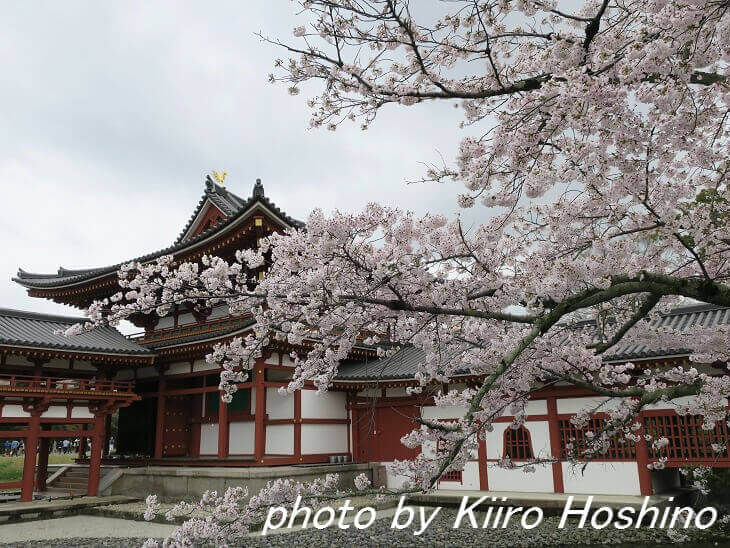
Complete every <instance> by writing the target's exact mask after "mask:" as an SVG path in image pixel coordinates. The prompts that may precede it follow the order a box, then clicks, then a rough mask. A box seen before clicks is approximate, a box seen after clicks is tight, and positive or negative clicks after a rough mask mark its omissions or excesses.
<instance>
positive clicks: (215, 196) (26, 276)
mask: <svg viewBox="0 0 730 548" xmlns="http://www.w3.org/2000/svg"><path fill="white" fill-rule="evenodd" d="M224 196H225V197H224ZM206 200H211V201H212V200H217V202H213V203H215V204H216V207H226V208H229V209H230V210H231V211H232V213H231V214H230V216H228V217H226V218H225V219H223V220H222V221H220V222H219V223H218V224H216V225H215V226H213V227H211V228H209V229H207V230H205V231H203V232H201V233H200V234H197V235H195V236H193V237H190V238H184V236H185V233H186V232H187V231H188V230H189V229H190V227H191V225H192V224H193V223H194V221H195V218H196V217H197V216H198V214H199V213H200V209H201V208H202V207H203V205H204V204H205V202H206ZM224 203H225V206H224V205H223V204H224ZM255 207H260V208H262V209H264V210H265V211H268V212H269V213H270V214H271V216H272V217H273V218H275V219H278V220H279V221H280V222H281V223H282V224H283V225H285V226H291V227H295V228H302V227H304V223H302V222H301V221H297V220H296V219H293V218H292V217H289V216H288V215H287V214H286V213H284V212H283V211H282V210H281V209H279V208H278V207H277V206H276V204H275V203H274V202H272V201H271V200H269V199H268V198H267V197H266V195H265V194H264V186H263V184H262V183H261V180H260V179H257V180H256V184H255V185H254V188H253V193H252V195H251V197H249V198H247V199H246V200H243V199H242V198H240V197H238V196H236V195H235V194H233V193H232V192H229V191H227V190H225V189H224V188H223V187H221V186H220V185H217V184H215V183H214V182H213V181H212V180H210V178H208V179H207V180H206V190H205V193H204V194H203V198H201V202H200V203H199V204H198V207H197V209H196V212H195V213H194V214H193V216H192V217H191V219H190V221H189V222H188V225H187V226H186V228H185V230H184V231H183V234H181V236H180V237H179V238H178V239H177V241H176V242H175V243H174V244H173V245H171V246H169V247H166V248H164V249H160V250H158V251H155V252H153V253H148V254H146V255H142V256H140V257H136V258H134V259H130V260H127V261H123V262H120V263H117V264H114V265H109V266H103V267H98V268H86V269H76V270H72V269H68V268H64V267H59V268H58V271H57V272H56V273H50V274H37V273H34V272H27V271H25V270H23V269H22V268H19V269H18V274H17V275H16V276H15V277H14V278H13V281H14V282H17V283H18V284H20V285H22V286H23V287H27V288H29V289H50V288H56V287H64V286H68V285H73V284H76V283H79V282H84V281H86V280H91V279H94V278H97V277H103V276H107V275H109V274H112V273H114V272H116V271H118V270H119V268H120V267H121V266H122V265H123V264H126V263H129V262H131V261H136V262H141V263H146V262H150V261H153V260H155V259H157V258H158V257H161V256H163V255H174V254H176V253H179V252H181V251H185V250H187V249H188V248H195V247H199V246H200V245H202V244H203V243H204V242H206V241H207V240H209V239H211V238H213V237H215V236H216V235H217V234H219V233H222V232H225V231H227V229H228V228H230V227H231V226H233V225H235V224H236V223H237V222H238V221H240V220H243V219H245V218H247V217H248V215H249V214H250V213H251V212H253V210H254V208H255ZM234 209H235V211H233V210H234Z"/></svg>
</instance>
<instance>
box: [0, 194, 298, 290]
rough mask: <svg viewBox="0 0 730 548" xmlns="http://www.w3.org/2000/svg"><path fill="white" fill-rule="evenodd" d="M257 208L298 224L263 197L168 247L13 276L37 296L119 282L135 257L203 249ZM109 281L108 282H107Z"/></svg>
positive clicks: (281, 225)
mask: <svg viewBox="0 0 730 548" xmlns="http://www.w3.org/2000/svg"><path fill="white" fill-rule="evenodd" d="M257 211H261V212H262V213H263V214H264V215H265V216H266V217H268V218H269V220H271V221H273V222H274V224H277V225H278V226H279V228H281V229H286V228H296V227H298V225H293V224H289V223H288V222H287V221H286V220H285V219H283V218H282V217H281V216H280V215H277V213H276V212H275V211H273V210H272V209H271V208H269V207H267V205H266V203H264V201H262V200H256V201H255V202H254V203H253V204H252V205H251V206H249V207H248V208H246V209H245V210H244V211H242V212H241V213H239V214H238V215H236V216H234V217H230V218H229V219H225V220H223V221H222V222H221V223H219V224H218V225H216V226H215V227H212V228H210V229H208V230H206V231H204V232H202V233H200V234H199V235H198V236H195V237H194V238H191V239H190V240H186V241H185V242H181V243H180V244H176V245H173V246H170V247H167V248H165V249H161V250H159V251H155V252H153V253H149V254H147V255H144V256H142V257H138V258H136V259H130V260H129V261H124V262H121V263H118V264H115V265H111V266H106V267H100V268H95V269H88V270H76V271H72V270H66V269H63V268H61V269H59V273H58V274H55V275H53V274H35V273H29V272H25V271H23V270H19V275H18V276H15V277H13V278H12V280H13V281H14V282H16V283H18V284H19V285H22V286H23V287H25V288H27V289H29V290H32V291H33V292H34V293H35V294H36V295H37V296H44V295H45V294H46V293H53V292H56V291H60V290H69V289H73V288H77V289H78V288H80V287H84V286H86V285H87V284H92V283H94V282H99V281H102V280H105V279H106V278H109V277H110V276H113V280H112V282H113V283H116V279H117V278H116V273H117V271H118V270H119V268H120V267H121V266H122V265H124V264H127V263H129V262H131V261H138V262H141V263H150V262H152V261H154V260H155V259H157V258H159V257H161V256H163V255H173V256H175V257H178V256H181V255H182V256H184V255H190V254H194V253H195V252H198V253H200V252H201V250H205V249H207V248H209V247H210V246H211V245H212V244H215V243H217V242H218V240H220V239H223V238H225V237H227V236H230V235H231V234H232V233H233V232H234V231H235V230H236V229H237V228H239V227H240V226H241V225H242V224H244V223H245V222H246V221H248V220H250V219H252V218H253V217H254V216H255V215H254V214H255V213H256V212H257ZM71 272H73V273H74V274H73V275H72V276H64V277H63V278H62V277H59V274H62V273H71ZM104 285H105V284H104ZM83 292H84V291H83V290H79V291H78V294H80V293H83Z"/></svg>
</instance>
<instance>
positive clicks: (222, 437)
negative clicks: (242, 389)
mask: <svg viewBox="0 0 730 548" xmlns="http://www.w3.org/2000/svg"><path fill="white" fill-rule="evenodd" d="M219 397H220V395H219ZM228 446H229V433H228V404H227V403H226V402H224V401H223V400H221V401H220V402H218V458H219V459H225V458H228Z"/></svg>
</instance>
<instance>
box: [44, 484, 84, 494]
mask: <svg viewBox="0 0 730 548" xmlns="http://www.w3.org/2000/svg"><path fill="white" fill-rule="evenodd" d="M46 491H47V492H49V493H64V494H71V495H85V494H86V489H71V488H68V487H54V486H52V485H49V486H47V487H46Z"/></svg>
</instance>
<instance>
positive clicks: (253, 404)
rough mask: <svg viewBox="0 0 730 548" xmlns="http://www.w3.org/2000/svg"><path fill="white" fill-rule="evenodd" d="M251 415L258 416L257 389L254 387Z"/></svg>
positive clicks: (252, 389) (252, 390)
mask: <svg viewBox="0 0 730 548" xmlns="http://www.w3.org/2000/svg"><path fill="white" fill-rule="evenodd" d="M251 414H252V415H255V414H256V388H255V387H254V386H252V387H251Z"/></svg>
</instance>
